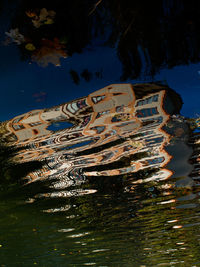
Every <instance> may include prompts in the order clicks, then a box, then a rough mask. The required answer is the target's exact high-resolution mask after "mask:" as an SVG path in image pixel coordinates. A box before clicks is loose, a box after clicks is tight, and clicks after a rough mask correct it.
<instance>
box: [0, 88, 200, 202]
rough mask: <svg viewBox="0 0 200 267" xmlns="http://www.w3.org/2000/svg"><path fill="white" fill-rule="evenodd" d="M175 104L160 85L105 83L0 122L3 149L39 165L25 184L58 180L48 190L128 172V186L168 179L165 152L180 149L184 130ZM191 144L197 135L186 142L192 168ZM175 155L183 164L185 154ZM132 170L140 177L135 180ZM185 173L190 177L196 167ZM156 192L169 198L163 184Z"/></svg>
mask: <svg viewBox="0 0 200 267" xmlns="http://www.w3.org/2000/svg"><path fill="white" fill-rule="evenodd" d="M181 105H182V101H181V98H180V96H179V95H178V94H176V93H175V92H174V91H173V90H172V89H170V88H169V87H167V86H164V85H159V84H154V83H150V84H134V85H131V84H112V85H109V86H107V87H105V88H102V89H100V90H98V91H96V92H94V93H91V94H90V95H89V96H87V97H82V98H80V99H77V100H74V101H71V102H68V103H64V104H61V105H58V106H55V107H52V108H46V109H40V110H33V111H30V112H27V113H25V114H22V115H19V116H16V117H15V118H13V119H11V120H9V121H7V122H4V123H2V124H1V136H2V140H4V141H5V142H7V146H8V147H15V148H18V149H20V152H19V153H16V155H15V156H14V158H13V160H14V161H15V162H18V163H28V162H31V161H41V162H43V163H44V164H43V167H42V168H40V169H36V170H35V171H33V172H30V173H29V174H28V175H26V177H25V178H26V179H27V180H28V182H32V181H36V180H44V179H47V178H51V177H53V178H54V179H55V178H58V182H54V183H53V187H55V188H60V189H61V188H65V187H67V186H70V185H72V184H73V183H74V179H75V180H76V182H78V183H82V181H84V180H85V177H92V176H119V175H122V176H125V175H130V174H131V173H132V174H135V179H134V180H133V181H132V184H133V187H134V184H140V183H145V182H153V181H164V180H167V179H169V177H172V176H173V175H174V172H175V170H174V169H173V168H171V167H170V164H171V163H170V162H171V160H172V159H173V153H174V152H173V149H168V147H171V148H173V145H174V144H175V145H176V143H177V142H182V143H181V144H180V146H185V140H186V141H187V138H188V136H189V132H190V125H191V124H190V123H189V122H188V121H186V120H185V118H183V117H181V116H180V115H177V114H178V113H179V111H180V108H181ZM64 122H69V123H71V124H72V126H71V127H68V128H66V129H64V130H58V131H51V130H49V126H50V125H52V124H55V123H61V124H62V123H64ZM182 137H184V138H182ZM177 140H178V141H177ZM196 143H199V135H198V134H196V135H193V137H192V138H190V145H193V146H194V149H193V150H194V153H193V154H192V156H191V159H190V160H191V162H192V163H195V164H196V165H198V166H199V150H198V149H196V147H195V144H196ZM195 149H196V150H195ZM183 153H185V154H186V155H185V156H186V157H188V158H189V156H190V154H191V151H190V150H189V148H188V150H187V149H186V152H183ZM168 166H169V167H168ZM140 172H142V173H143V175H142V176H141V175H137V173H140ZM192 174H193V176H195V177H196V176H197V177H196V179H198V175H199V168H195V169H193V170H192ZM182 178H184V179H185V180H184V183H185V184H186V185H185V186H186V187H187V184H188V185H189V184H191V181H190V180H191V179H190V178H188V176H183V177H182ZM187 179H189V180H187ZM178 186H180V185H178ZM161 187H163V190H164V191H165V195H170V189H171V187H172V184H171V183H168V184H162V185H161ZM171 201H172V200H171ZM161 204H165V203H164V202H163V203H162V202H161Z"/></svg>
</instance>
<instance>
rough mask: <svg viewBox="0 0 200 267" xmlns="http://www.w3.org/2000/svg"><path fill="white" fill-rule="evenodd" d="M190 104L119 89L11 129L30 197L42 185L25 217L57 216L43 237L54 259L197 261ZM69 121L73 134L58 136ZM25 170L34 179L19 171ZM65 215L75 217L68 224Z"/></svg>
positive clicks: (146, 87)
mask: <svg viewBox="0 0 200 267" xmlns="http://www.w3.org/2000/svg"><path fill="white" fill-rule="evenodd" d="M181 106H182V100H181V98H180V96H179V95H178V94H176V93H175V92H174V91H173V90H172V89H170V88H169V87H167V86H164V85H161V84H155V83H149V84H134V85H131V84H112V85H110V86H107V87H105V88H103V89H100V90H98V91H96V92H94V93H92V94H90V95H89V96H87V97H83V98H80V99H77V100H74V101H71V102H68V103H64V104H61V105H59V106H56V107H52V108H48V109H43V110H34V111H30V112H27V113H25V114H22V115H19V116H17V117H15V118H13V119H11V120H9V121H6V122H3V123H2V124H1V128H0V130H1V146H2V149H4V150H2V151H4V154H3V155H4V157H5V155H6V156H7V157H6V159H7V161H8V162H10V164H15V165H16V166H18V172H19V176H20V175H21V176H24V177H23V178H24V181H25V185H26V186H24V187H22V188H21V189H20V194H21V191H22V190H25V191H26V190H28V188H29V189H30V186H34V185H36V187H37V188H39V190H38V189H37V190H36V191H37V192H36V193H34V194H32V193H31V192H30V193H29V196H28V197H26V200H25V202H26V203H27V205H28V207H25V209H27V211H25V213H26V212H27V213H28V210H29V209H31V205H33V206H32V207H34V210H38V208H39V210H40V211H43V213H42V214H43V215H38V214H37V215H35V216H36V217H37V218H38V216H50V215H52V214H54V216H55V217H51V221H52V220H53V221H52V224H53V226H52V227H53V229H51V230H48V229H47V228H45V227H46V223H45V222H44V229H43V230H42V233H40V234H39V233H38V234H37V235H38V236H41V235H42V236H41V238H43V237H44V238H45V247H47V246H48V247H49V250H50V251H51V253H53V252H54V253H58V251H59V254H56V255H57V256H55V255H54V256H52V259H53V260H54V259H55V258H56V259H57V258H58V256H61V257H64V258H63V260H62V259H59V264H60V265H62V264H64V261H65V260H66V259H67V260H68V261H69V262H70V264H71V265H69V266H73V265H74V264H76V265H77V264H79V265H81V266H84V265H98V266H101V265H102V263H104V265H103V266H140V265H141V264H143V265H144V266H156V265H157V266H159V264H160V266H162V264H166V266H169V264H170V265H173V264H179V266H182V265H181V264H183V266H184V264H185V263H187V264H189V265H190V264H196V262H197V259H198V255H197V253H198V252H197V251H198V246H196V245H195V244H196V243H197V242H198V237H199V235H200V233H199V231H198V230H195V231H198V233H196V234H193V231H194V228H195V227H196V226H198V225H199V223H200V219H199V211H197V209H198V207H199V196H200V193H199V166H200V165H199V134H198V133H194V131H193V130H194V129H196V128H197V127H198V126H199V121H198V119H196V120H195V119H186V118H184V117H182V116H180V115H179V112H180V109H181ZM62 123H63V124H65V123H68V124H67V125H69V127H67V128H64V129H63V128H62V127H61V128H62V129H60V130H55V131H52V130H49V128H50V127H51V125H52V124H60V125H61V126H62ZM2 153H3V152H2ZM4 163H5V161H4ZM36 163H37V164H39V163H41V164H40V165H36ZM2 164H3V163H2ZM15 165H14V166H13V165H11V166H12V167H11V169H12V170H15ZM24 166H25V167H26V172H25V173H23V171H22V170H20V171H19V169H20V168H21V169H23V168H24ZM4 168H5V166H4ZM7 168H9V167H7ZM4 170H5V169H4ZM14 176H15V175H14ZM18 178H19V177H18ZM4 179H8V177H7V176H6V172H5V174H4ZM34 182H36V183H34ZM38 182H39V183H38ZM46 182H48V183H46ZM45 183H46V184H45ZM43 184H45V185H46V188H44V187H43V186H42V185H43ZM102 192H103V196H102ZM105 192H107V193H105ZM26 196H27V194H26ZM74 197H75V198H74ZM15 201H16V199H15V200H14V202H15ZM37 203H39V205H38V204H37ZM2 205H3V204H2ZM12 205H16V203H15V204H12ZM59 213H63V214H65V216H64V217H60V218H62V219H60V221H59V223H58V218H59V217H56V215H57V214H59ZM14 214H15V212H14ZM26 216H27V215H26ZM26 216H25V218H26ZM13 218H15V215H13ZM2 220H3V217H2ZM24 220H25V221H26V219H24ZM43 220H44V221H45V220H49V217H47V218H46V217H43V219H42V221H43ZM54 220H55V221H54ZM7 223H8V225H9V224H10V222H7ZM28 225H29V224H28ZM26 231H29V230H28V229H26V227H25V226H24V228H23V232H25V233H26ZM37 231H38V230H37V227H36V226H33V232H34V233H37ZM52 233H54V234H53V237H51V236H52ZM4 239H5V242H8V241H7V238H6V237H5V236H4V235H3V239H2V240H4ZM47 240H48V241H47ZM66 240H67V243H66ZM48 242H49V243H48ZM41 244H44V241H42V240H41ZM52 244H56V245H52ZM193 244H194V245H193ZM32 249H33V254H34V251H38V244H37V245H33V248H32ZM39 249H40V253H41V254H40V260H39V262H40V263H41V264H43V263H44V262H45V261H46V258H45V257H46V256H45V257H44V258H43V256H42V255H43V252H42V251H44V248H43V247H41V245H39ZM6 253H9V250H8V251H7V252H6ZM18 253H19V255H21V254H20V253H21V252H18ZM28 253H29V252H28ZM4 255H5V256H4V257H5V258H6V255H7V254H4ZM77 255H79V257H77ZM111 255H112V256H111ZM31 257H32V256H31ZM49 257H50V258H51V256H49ZM33 258H34V256H33ZM3 259H4V258H3ZM194 259H195V260H194ZM27 262H29V261H27ZM36 262H37V261H36ZM52 264H53V263H52ZM49 266H53V265H51V264H50V265H49Z"/></svg>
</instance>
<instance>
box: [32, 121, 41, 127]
mask: <svg viewBox="0 0 200 267" xmlns="http://www.w3.org/2000/svg"><path fill="white" fill-rule="evenodd" d="M40 124H42V123H41V122H40V121H37V122H33V123H29V126H31V127H33V126H37V125H40Z"/></svg>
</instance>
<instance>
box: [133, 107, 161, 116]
mask: <svg viewBox="0 0 200 267" xmlns="http://www.w3.org/2000/svg"><path fill="white" fill-rule="evenodd" d="M156 114H158V110H157V107H154V108H144V109H140V110H137V112H136V117H138V118H145V117H150V116H153V115H156Z"/></svg>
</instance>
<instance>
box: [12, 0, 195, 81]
mask: <svg viewBox="0 0 200 267" xmlns="http://www.w3.org/2000/svg"><path fill="white" fill-rule="evenodd" d="M44 8H45V9H46V10H47V11H48V12H50V13H51V14H50V13H49V15H48V16H47V19H46V20H43V21H42V22H41V21H40V17H39V16H40V13H41V10H42V9H44ZM52 12H55V14H54V15H52ZM38 18H39V19H38ZM199 18H200V3H199V1H190V2H188V1H178V0H177V1H166V0H162V1H158V0H156V1H154V2H150V1H144V0H142V1H128V2H127V1H122V0H116V1H110V0H108V1H105V0H102V1H94V0H90V1H89V0H88V1H80V0H75V1H62V0H58V1H56V2H54V4H53V5H51V4H50V3H49V2H48V1H20V4H19V5H18V6H17V7H16V15H15V17H14V19H13V20H12V23H11V28H13V29H15V28H18V29H19V31H20V33H21V34H23V35H24V37H25V42H24V43H22V44H20V45H19V48H20V50H21V54H22V57H23V58H30V57H32V58H34V59H35V60H36V61H37V60H38V59H39V58H40V57H41V56H42V54H44V53H45V51H46V50H45V49H43V50H42V47H46V48H48V49H49V50H48V51H50V50H51V51H53V50H55V49H57V50H59V49H60V56H64V57H66V56H71V55H72V54H73V53H75V52H78V53H80V52H82V51H83V48H84V47H86V45H88V44H89V43H90V42H91V40H92V39H94V38H95V37H97V36H99V37H103V36H104V33H105V32H107V33H108V25H109V31H110V35H109V38H108V39H107V41H105V44H106V45H107V44H109V45H112V44H114V43H116V42H117V50H118V55H119V58H120V60H121V62H122V63H123V74H122V77H121V78H122V80H126V79H127V78H136V77H139V76H141V75H151V76H153V75H154V74H155V73H156V72H158V71H159V70H160V68H162V67H168V68H172V67H174V66H177V65H181V64H189V63H191V62H192V63H196V62H199V59H200V53H199V47H200V37H199V36H200V19H199ZM32 20H33V21H34V22H32ZM36 20H37V21H36ZM33 23H35V24H34V25H33ZM104 38H105V36H104ZM44 40H45V41H44ZM27 44H32V45H33V46H30V45H28V46H27ZM39 51H40V53H39ZM57 52H58V51H57ZM55 65H56V64H55Z"/></svg>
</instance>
